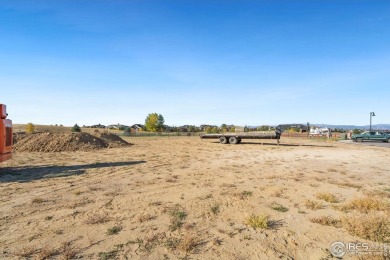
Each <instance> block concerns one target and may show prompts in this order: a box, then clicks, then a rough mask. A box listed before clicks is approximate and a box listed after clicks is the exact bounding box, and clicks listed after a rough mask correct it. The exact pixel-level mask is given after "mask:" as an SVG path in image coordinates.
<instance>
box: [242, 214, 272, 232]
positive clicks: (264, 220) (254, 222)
mask: <svg viewBox="0 0 390 260" xmlns="http://www.w3.org/2000/svg"><path fill="white" fill-rule="evenodd" d="M246 224H247V225H249V226H250V227H252V228H254V229H256V228H261V229H267V228H268V226H269V220H268V216H265V215H261V216H256V215H251V216H250V217H249V218H248V219H247V220H246Z"/></svg>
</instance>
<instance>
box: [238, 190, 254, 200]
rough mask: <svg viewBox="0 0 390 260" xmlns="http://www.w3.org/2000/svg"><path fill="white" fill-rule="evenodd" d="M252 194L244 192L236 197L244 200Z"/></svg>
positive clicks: (251, 192)
mask: <svg viewBox="0 0 390 260" xmlns="http://www.w3.org/2000/svg"><path fill="white" fill-rule="evenodd" d="M252 194H253V191H247V190H244V191H243V192H241V193H239V194H238V196H239V197H240V199H242V200H244V199H246V198H249V197H250V196H252Z"/></svg>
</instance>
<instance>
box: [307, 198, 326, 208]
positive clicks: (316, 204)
mask: <svg viewBox="0 0 390 260" xmlns="http://www.w3.org/2000/svg"><path fill="white" fill-rule="evenodd" d="M305 206H306V208H308V209H311V210H317V209H322V208H323V207H324V205H322V203H321V202H317V201H314V200H306V202H305Z"/></svg>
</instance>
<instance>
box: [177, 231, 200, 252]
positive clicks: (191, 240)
mask: <svg viewBox="0 0 390 260" xmlns="http://www.w3.org/2000/svg"><path fill="white" fill-rule="evenodd" d="M200 243H201V242H200V240H199V238H197V237H195V236H192V235H186V236H185V237H184V238H183V239H181V240H180V242H179V244H178V245H177V248H178V249H179V250H182V251H184V252H187V253H192V252H194V251H195V249H196V247H197V246H199V245H200Z"/></svg>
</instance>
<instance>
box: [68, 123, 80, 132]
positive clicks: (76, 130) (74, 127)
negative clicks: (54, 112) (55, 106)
mask: <svg viewBox="0 0 390 260" xmlns="http://www.w3.org/2000/svg"><path fill="white" fill-rule="evenodd" d="M70 130H71V131H72V132H81V128H80V126H79V125H78V124H75V125H74V126H73V127H72V128H71V129H70Z"/></svg>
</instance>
